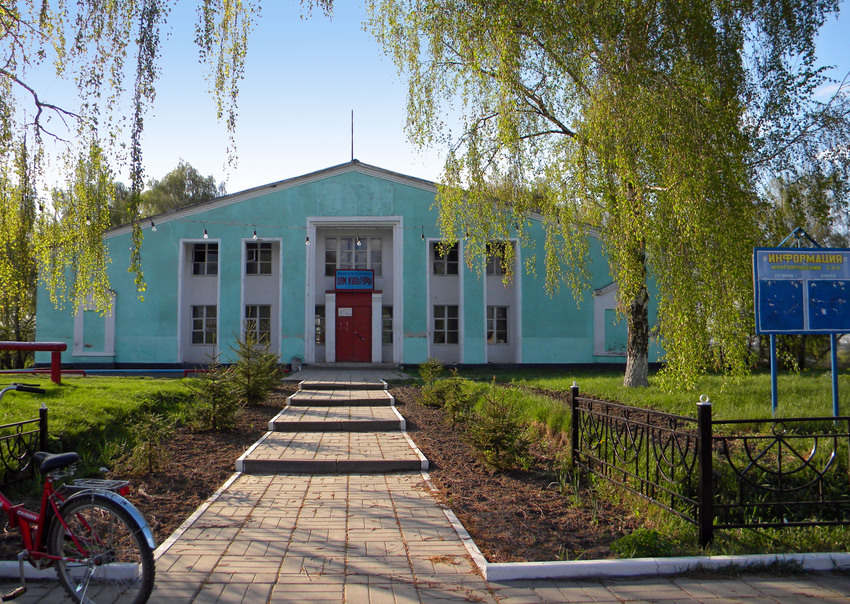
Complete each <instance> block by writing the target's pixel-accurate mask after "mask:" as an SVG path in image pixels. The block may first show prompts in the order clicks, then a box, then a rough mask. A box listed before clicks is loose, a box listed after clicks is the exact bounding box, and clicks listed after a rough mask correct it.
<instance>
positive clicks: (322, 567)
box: [0, 370, 850, 604]
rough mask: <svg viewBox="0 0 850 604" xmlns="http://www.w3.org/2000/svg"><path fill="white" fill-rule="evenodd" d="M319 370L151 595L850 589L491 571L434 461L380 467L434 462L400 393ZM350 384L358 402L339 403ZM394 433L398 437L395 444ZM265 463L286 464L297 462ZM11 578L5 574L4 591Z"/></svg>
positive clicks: (817, 579)
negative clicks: (357, 445) (343, 383)
mask: <svg viewBox="0 0 850 604" xmlns="http://www.w3.org/2000/svg"><path fill="white" fill-rule="evenodd" d="M322 371H323V374H322V376H321V377H322V379H328V380H329V381H333V382H335V383H336V384H337V388H336V390H335V391H328V390H325V391H322V390H321V388H322V386H320V385H314V388H315V390H312V391H310V392H305V393H302V394H301V395H300V396H299V395H296V396H295V397H294V398H293V400H291V401H290V406H289V407H288V408H287V409H286V410H284V411H283V412H282V413H281V414H280V415H279V416H278V417H276V418H275V419H274V420H272V422H270V428H271V429H279V430H282V431H274V432H270V433H269V434H267V435H266V437H264V439H263V440H262V441H260V442H259V443H257V444H256V445H255V446H254V447H252V448H251V449H249V451H248V452H246V454H245V455H243V457H242V458H240V466H239V467H241V468H242V469H243V470H245V472H241V473H237V474H235V475H234V476H233V477H231V479H230V480H229V481H228V482H227V483H226V484H225V485H224V486H223V487H222V488H221V489H219V491H218V492H217V493H216V495H214V497H213V498H212V499H211V500H210V501H209V502H207V504H205V505H204V506H202V508H201V509H199V510H198V512H196V513H195V515H193V517H192V518H190V519H189V520H187V522H186V523H185V524H184V525H183V527H181V529H179V530H178V531H177V532H176V533H175V535H174V536H172V538H171V539H169V541H167V542H166V543H164V544H162V545H161V546H160V547H159V549H158V550H157V564H156V566H157V576H156V585H155V588H154V592H153V595H152V597H151V600H150V601H151V602H157V603H159V602H162V603H171V602H173V603H184V602H185V603H188V602H194V603H213V602H215V603H225V602H227V603H241V602H244V603H246V604H248V603H254V602H260V603H262V602H348V603H361V602H363V603H377V602H393V603H395V602H458V601H471V602H506V603H537V602H624V601H628V602H710V603H717V604H720V603H726V602H741V601H743V602H783V603H784V602H789V603H790V602H795V603H796V602H835V603H838V602H847V601H848V598H850V575H847V574H843V575H842V574H822V575H814V574H809V575H793V576H789V577H775V576H770V575H767V576H759V575H743V576H716V575H714V576H708V577H699V576H696V575H690V576H678V577H651V578H644V579H604V580H580V581H575V580H572V581H571V580H534V581H511V582H501V583H500V582H492V581H491V582H489V583H488V582H486V581H485V580H484V579H483V578H482V577H481V575H480V573H479V572H478V569H477V567H476V566H475V564H474V563H473V561H472V558H471V556H470V554H469V552H468V551H467V549H466V547H465V546H464V543H463V541H462V540H461V538H460V537H459V536H458V534H457V532H456V530H455V529H454V527H453V526H452V523H451V522H450V518H449V515H448V514H447V513H446V511H445V510H444V509H443V507H441V506H440V505H439V504H438V503H437V500H436V499H435V498H434V495H433V494H432V492H431V490H430V487H429V484H428V475H427V472H426V471H424V470H419V469H418V468H419V467H420V466H419V465H417V469H416V470H411V471H403V472H386V471H384V467H385V466H384V467H382V466H381V465H380V464H377V465H376V463H375V462H376V461H379V460H383V461H385V462H392V463H396V462H399V461H400V460H411V459H413V460H415V461H416V463H417V464H420V465H424V464H425V463H427V462H426V461H425V460H424V458H422V457H421V453H419V452H418V451H417V450H414V449H413V445H412V442H410V441H409V440H408V439H407V438H406V433H404V432H403V422H401V423H399V422H395V421H392V420H393V416H392V415H387V413H386V410H384V411H377V409H378V408H379V407H386V405H387V404H388V402H389V407H386V408H389V409H392V410H394V409H395V408H394V406H392V404H391V403H392V401H387V400H384V399H385V398H386V396H385V394H384V393H383V391H382V390H380V391H376V390H374V389H365V390H363V389H361V390H357V391H356V392H357V393H358V394H357V395H356V396H355V394H354V391H353V392H352V393H351V394H350V395H349V394H346V395H343V394H340V392H339V386H338V384H339V382H340V380H341V379H345V380H350V381H352V382H364V381H369V379H371V378H372V376H371V375H369V376H364V375H363V374H357V373H356V372H353V373H352V372H351V371H347V372H346V375H344V376H340V375H338V374H337V375H334V374H333V373H332V372H329V371H328V370H322ZM304 373H305V374H306V372H304ZM310 377H311V379H312V376H310ZM364 388H367V387H366V386H364ZM364 392H367V393H371V394H366V395H364ZM346 396H347V397H349V398H351V399H354V400H358V401H360V402H358V403H357V406H356V407H348V406H346V405H344V404H340V403H339V399H342V398H345V397H346ZM364 397H365V398H373V399H374V400H375V406H365V405H363V404H361V403H362V400H363V399H364ZM307 399H309V402H306V401H307ZM302 402H303V403H304V404H303V405H302V404H300V403H302ZM364 409H372V410H373V411H374V412H366V411H364ZM323 421H326V422H328V423H327V425H326V426H325V427H326V428H327V430H323V428H322V425H321V422H323ZM373 421H374V422H377V423H376V424H375V429H374V431H368V430H367V429H366V428H368V425H367V424H364V423H363V422H373ZM298 422H304V423H303V424H302V426H301V428H304V429H301V428H299V426H298ZM351 422H354V423H355V424H356V425H352V424H351ZM362 437H366V439H367V441H368V443H369V444H368V446H367V445H364V446H363V448H362V450H361V451H360V453H358V454H356V455H352V451H351V448H350V443H352V442H355V441H357V442H360V441H358V439H360V438H362ZM399 439H401V440H399ZM390 441H392V442H395V443H396V445H394V446H386V443H387V442H390ZM362 442H366V441H362ZM399 442H401V443H403V446H398V443H399ZM262 460H266V462H263V461H262ZM269 460H270V461H269ZM317 460H319V461H322V462H323V463H324V465H322V464H318V465H317V464H316V463H315V462H316V461H317ZM343 460H347V461H348V462H349V465H348V466H347V467H345V468H344V471H345V472H347V473H337V472H340V468H341V467H342V466H340V465H339V464H340V463H341V462H342V461H343ZM331 462H333V463H334V464H336V465H335V466H334V467H333V468H331V466H330V465H329V464H330V463H331ZM262 463H275V464H280V463H284V464H288V466H287V467H288V468H289V470H288V472H289V473H278V472H280V470H277V469H275V467H274V466H271V467H270V466H263V465H262ZM405 463H406V462H405ZM299 464H301V465H299ZM311 464H312V465H311ZM252 466H253V467H252ZM250 472H256V473H255V474H251V473H250ZM49 574H50V576H51V578H52V573H49ZM13 586H14V582H12V581H8V580H4V581H3V583H2V584H0V590H2V591H4V592H5V591H8V590H9V589H11V587H13ZM61 593H62V592H61V589H60V588H59V587H58V586H57V585H56V582H55V581H45V582H41V583H30V591H29V592H28V593H27V594H26V595H25V596H23V597H21V598H20V599H18V600H16V602H55V601H61Z"/></svg>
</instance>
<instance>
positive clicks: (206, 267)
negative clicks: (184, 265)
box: [192, 243, 218, 275]
mask: <svg viewBox="0 0 850 604" xmlns="http://www.w3.org/2000/svg"><path fill="white" fill-rule="evenodd" d="M192 274H193V275H217V274H218V244H217V243H196V244H194V246H192Z"/></svg>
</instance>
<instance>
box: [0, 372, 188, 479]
mask: <svg viewBox="0 0 850 604" xmlns="http://www.w3.org/2000/svg"><path fill="white" fill-rule="evenodd" d="M16 381H17V382H21V383H26V384H32V385H36V386H40V387H42V388H44V389H45V390H47V393H46V394H43V395H41V394H31V393H27V392H15V391H11V392H8V393H6V395H5V396H4V397H3V401H2V404H0V424H8V423H11V422H16V421H22V420H28V419H37V418H38V409H39V407H40V406H41V404H42V403H44V404H45V405H47V408H48V409H49V412H48V434H49V438H50V441H51V442H50V450H51V451H53V452H59V451H75V450H76V451H77V452H79V453H80V455H81V456H82V457H83V461H84V462H90V463H92V464H94V463H96V462H97V458H98V457H99V456H100V453H101V452H102V451H103V450H104V448H106V447H109V446H110V443H114V442H116V441H118V442H121V441H125V440H127V438H128V437H129V428H130V424H131V423H132V422H133V420H134V418H135V417H136V416H137V415H138V414H139V413H140V411H141V410H142V409H143V408H145V409H151V410H153V411H156V412H158V413H162V414H168V415H171V414H174V413H177V412H178V407H179V404H180V402H181V401H183V400H185V399H186V397H187V394H188V389H187V388H186V386H185V385H184V384H183V383H182V382H181V381H180V380H175V379H162V378H144V377H77V376H66V377H63V378H62V384H61V385H56V384H54V383H52V382H51V381H50V380H49V379H48V378H47V377H46V376H44V377H43V376H17V377H15V378H12V377H10V376H4V379H3V380H2V383H0V386H6V385H8V384H11V383H13V382H16Z"/></svg>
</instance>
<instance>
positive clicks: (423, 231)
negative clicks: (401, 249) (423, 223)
mask: <svg viewBox="0 0 850 604" xmlns="http://www.w3.org/2000/svg"><path fill="white" fill-rule="evenodd" d="M419 228H420V229H422V233H421V238H422V241H425V227H419Z"/></svg>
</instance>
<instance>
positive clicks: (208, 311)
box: [192, 306, 218, 345]
mask: <svg viewBox="0 0 850 604" xmlns="http://www.w3.org/2000/svg"><path fill="white" fill-rule="evenodd" d="M217 315H218V313H217V308H216V307H215V306H193V307H192V344H204V345H206V344H215V343H216V333H217V332H218V320H217Z"/></svg>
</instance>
